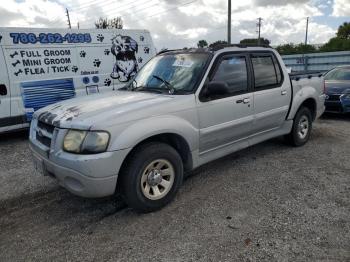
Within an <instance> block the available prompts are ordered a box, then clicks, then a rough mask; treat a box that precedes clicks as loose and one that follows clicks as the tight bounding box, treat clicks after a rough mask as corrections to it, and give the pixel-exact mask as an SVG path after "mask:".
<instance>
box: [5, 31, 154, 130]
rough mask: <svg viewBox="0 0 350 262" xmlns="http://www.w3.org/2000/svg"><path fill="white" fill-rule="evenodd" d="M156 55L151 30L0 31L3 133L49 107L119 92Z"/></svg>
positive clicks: (19, 126) (19, 125)
mask: <svg viewBox="0 0 350 262" xmlns="http://www.w3.org/2000/svg"><path fill="white" fill-rule="evenodd" d="M155 52H156V51H155V48H154V45H153V42H152V38H151V35H150V33H149V32H148V31H146V30H122V29H112V30H104V29H92V30H64V29H33V28H0V133H2V132H6V131H10V130H14V129H19V128H25V127H28V126H29V121H30V120H31V118H32V115H33V112H34V111H36V110H38V109H39V108H41V107H44V106H47V105H49V104H52V103H56V102H58V101H61V100H65V99H69V98H72V97H75V96H82V95H89V94H95V93H102V92H108V91H112V90H115V89H116V88H118V87H120V86H122V85H124V84H125V82H128V81H129V80H130V79H131V78H132V77H133V76H134V75H135V73H136V72H137V71H138V70H139V69H140V68H141V67H142V66H143V65H144V64H145V63H146V62H147V61H148V60H149V59H151V58H152V57H153V56H154V55H155Z"/></svg>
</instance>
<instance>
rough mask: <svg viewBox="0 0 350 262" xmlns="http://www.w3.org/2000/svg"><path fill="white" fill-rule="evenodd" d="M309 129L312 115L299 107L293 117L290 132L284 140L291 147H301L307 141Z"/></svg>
mask: <svg viewBox="0 0 350 262" xmlns="http://www.w3.org/2000/svg"><path fill="white" fill-rule="evenodd" d="M311 129H312V115H311V112H310V109H308V108H307V107H301V108H300V109H299V110H298V112H297V113H296V115H295V117H294V122H293V128H292V130H291V132H290V133H289V134H288V135H286V136H285V138H286V140H287V142H288V143H289V144H291V145H292V146H302V145H304V144H305V143H306V142H307V141H308V140H309V138H310V134H311Z"/></svg>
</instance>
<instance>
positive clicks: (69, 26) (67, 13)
mask: <svg viewBox="0 0 350 262" xmlns="http://www.w3.org/2000/svg"><path fill="white" fill-rule="evenodd" d="M66 16H67V20H68V21H67V22H68V28H69V29H72V26H71V24H70V18H69V11H68V8H66Z"/></svg>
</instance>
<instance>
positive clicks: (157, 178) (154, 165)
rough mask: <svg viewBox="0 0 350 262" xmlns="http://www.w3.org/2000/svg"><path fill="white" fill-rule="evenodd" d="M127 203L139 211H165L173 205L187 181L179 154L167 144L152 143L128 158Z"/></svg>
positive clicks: (123, 186)
mask: <svg viewBox="0 0 350 262" xmlns="http://www.w3.org/2000/svg"><path fill="white" fill-rule="evenodd" d="M120 175H121V177H120V178H121V181H120V182H121V187H120V188H121V190H122V192H123V197H124V199H125V202H126V203H127V204H128V205H129V206H130V207H132V208H133V209H135V210H136V211H138V212H142V213H146V212H151V211H155V210H158V209H161V208H162V207H164V206H165V205H167V204H168V203H169V202H171V201H172V200H173V199H174V197H175V195H176V193H177V191H178V190H179V188H180V187H181V184H182V180H183V164H182V160H181V157H180V155H179V153H178V152H177V151H176V150H175V149H174V148H173V147H171V146H169V145H167V144H164V143H148V144H144V145H141V146H140V147H138V148H137V149H136V150H135V152H134V153H132V155H131V156H130V157H128V160H127V162H126V163H125V165H124V167H123V169H122V171H121V174H120Z"/></svg>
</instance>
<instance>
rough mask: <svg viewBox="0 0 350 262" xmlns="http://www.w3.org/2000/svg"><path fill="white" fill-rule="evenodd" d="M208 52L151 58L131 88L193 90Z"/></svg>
mask: <svg viewBox="0 0 350 262" xmlns="http://www.w3.org/2000/svg"><path fill="white" fill-rule="evenodd" d="M208 58H209V54H207V53H191V54H164V55H160V56H156V57H154V58H153V59H151V60H150V61H149V62H148V63H147V64H146V65H145V66H144V67H143V68H142V69H141V70H140V71H139V72H138V73H137V75H136V76H135V78H134V80H133V82H132V83H131V87H132V89H133V90H143V91H147V90H149V91H152V90H160V91H163V90H164V91H169V93H190V92H192V91H194V89H195V87H196V84H197V83H198V81H199V78H200V77H201V75H202V72H203V70H204V69H205V66H206V63H207V60H208Z"/></svg>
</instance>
